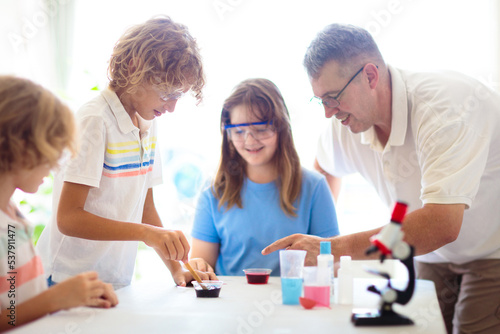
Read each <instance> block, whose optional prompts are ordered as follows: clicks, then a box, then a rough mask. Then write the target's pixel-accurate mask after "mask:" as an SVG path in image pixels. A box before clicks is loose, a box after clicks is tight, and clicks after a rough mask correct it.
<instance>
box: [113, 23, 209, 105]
mask: <svg viewBox="0 0 500 334" xmlns="http://www.w3.org/2000/svg"><path fill="white" fill-rule="evenodd" d="M108 78H109V80H110V87H111V89H113V90H114V91H117V90H118V89H120V88H126V92H127V93H129V94H132V93H134V92H135V90H136V89H137V87H138V86H139V85H141V84H143V83H149V84H151V85H155V86H158V87H159V88H160V89H161V90H162V91H165V92H169V93H174V92H175V91H177V92H179V91H182V90H184V89H185V88H186V87H188V86H191V91H192V92H193V95H194V96H195V98H196V99H197V100H198V102H200V101H201V100H202V92H201V91H202V88H203V86H204V85H205V78H204V73H203V66H202V62H201V55H200V52H199V49H198V46H197V44H196V40H195V39H194V38H193V37H192V36H191V35H190V34H189V31H188V29H187V28H186V26H184V25H182V24H179V23H175V22H173V21H172V20H171V19H170V18H169V17H168V16H160V17H156V18H152V19H150V20H148V21H146V22H145V23H143V24H139V25H136V26H133V27H131V28H130V29H128V30H127V31H126V32H125V33H124V34H123V35H122V36H121V37H120V39H119V40H118V42H117V43H116V45H115V47H114V49H113V53H112V55H111V59H110V62H109V67H108Z"/></svg>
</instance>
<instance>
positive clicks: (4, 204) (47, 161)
mask: <svg viewBox="0 0 500 334" xmlns="http://www.w3.org/2000/svg"><path fill="white" fill-rule="evenodd" d="M74 130H75V129H74V118H73V114H72V112H71V111H70V110H69V108H68V107H66V106H65V105H63V104H62V103H61V102H60V101H59V100H58V99H57V98H56V97H55V96H54V95H53V94H52V93H50V92H49V91H47V90H45V89H44V88H42V87H41V86H39V85H36V84H34V83H33V82H31V81H29V80H26V79H20V78H16V77H12V76H0V184H1V185H2V186H1V187H0V332H1V331H4V330H7V329H11V328H13V327H14V326H19V325H23V324H25V323H27V322H30V321H33V320H35V319H37V318H40V317H42V316H44V315H46V314H49V313H52V312H56V311H59V310H62V309H68V308H71V307H76V306H97V307H105V308H107V307H111V306H114V305H116V304H117V298H116V295H115V293H114V291H113V289H112V287H111V285H109V284H106V283H103V282H102V281H100V280H99V279H97V273H96V272H86V273H82V274H80V275H77V276H75V277H71V278H69V279H68V280H65V281H61V283H60V284H58V285H57V286H55V287H52V288H50V289H47V283H46V281H45V278H44V276H43V266H42V262H41V260H40V257H39V256H38V254H37V253H36V251H35V249H34V247H33V244H32V243H31V229H30V226H29V224H27V222H26V221H25V219H24V218H23V216H22V215H21V213H20V212H19V210H18V209H17V208H16V206H15V205H14V204H13V203H12V201H11V197H12V195H13V193H14V191H15V190H16V188H18V189H20V190H22V191H25V192H29V193H34V192H36V191H37V189H38V187H39V186H40V184H41V183H42V182H43V178H44V177H45V176H47V175H48V174H49V172H50V169H51V168H52V167H54V166H55V165H57V162H58V160H59V157H60V156H61V153H62V152H63V150H64V149H65V148H69V149H70V151H73V152H74V151H75V140H74Z"/></svg>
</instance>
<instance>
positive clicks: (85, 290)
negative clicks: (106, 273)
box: [49, 271, 118, 310]
mask: <svg viewBox="0 0 500 334" xmlns="http://www.w3.org/2000/svg"><path fill="white" fill-rule="evenodd" d="M49 290H50V291H51V292H53V296H54V297H53V298H54V303H57V305H58V306H59V307H57V309H59V310H60V309H69V308H73V307H78V306H93V307H102V308H110V307H113V306H115V305H116V304H118V298H117V297H116V294H115V292H114V290H113V287H112V286H111V284H107V283H104V282H103V281H101V280H99V279H98V275H97V273H96V272H94V271H90V272H85V273H82V274H79V275H76V276H74V277H72V278H69V279H67V280H65V281H63V282H61V283H58V284H56V285H54V286H52V287H51V288H50V289H49Z"/></svg>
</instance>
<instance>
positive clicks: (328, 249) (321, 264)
mask: <svg viewBox="0 0 500 334" xmlns="http://www.w3.org/2000/svg"><path fill="white" fill-rule="evenodd" d="M317 258H318V268H328V275H329V277H328V284H329V285H330V296H333V255H332V244H331V242H330V241H321V242H320V250H319V255H318V257H317ZM330 298H331V297H330Z"/></svg>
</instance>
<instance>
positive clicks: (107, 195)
mask: <svg viewBox="0 0 500 334" xmlns="http://www.w3.org/2000/svg"><path fill="white" fill-rule="evenodd" d="M109 79H110V84H109V87H108V88H107V89H106V90H104V91H102V92H101V94H100V95H99V96H97V97H96V98H95V99H93V100H91V101H90V102H88V103H87V104H85V105H84V106H83V107H82V108H81V109H80V110H79V111H78V113H77V120H78V125H79V127H80V134H81V148H80V151H79V154H78V156H77V157H76V158H75V159H73V160H72V161H71V162H70V163H69V165H68V166H67V168H66V169H65V170H64V171H63V173H61V178H57V177H56V180H55V182H54V183H55V185H54V205H55V206H54V210H53V211H54V212H57V216H55V217H54V219H53V221H52V223H51V224H50V225H48V226H47V227H46V228H45V230H44V231H43V233H42V235H41V236H40V239H39V241H38V244H37V247H38V249H39V251H40V253H41V255H42V260H43V263H44V266H45V267H46V271H47V278H48V279H49V284H52V283H53V282H56V283H57V282H60V281H62V280H64V279H65V278H67V277H70V276H72V275H75V274H76V273H79V272H81V271H86V270H95V271H97V272H98V273H99V277H101V279H102V280H104V281H105V282H108V283H111V284H112V285H113V287H114V288H115V289H116V288H121V287H123V286H126V285H128V284H130V282H131V280H132V275H133V271H134V265H135V257H136V254H137V246H138V241H143V242H144V243H145V244H146V245H148V246H150V247H153V248H154V249H155V251H156V252H157V253H158V255H159V256H160V258H161V259H162V260H163V262H164V263H165V264H166V266H167V267H168V268H169V269H170V272H171V274H172V276H173V278H174V281H175V282H176V283H177V284H178V285H182V286H184V285H186V282H189V281H190V280H192V276H191V274H190V273H189V272H188V271H186V270H185V269H183V268H182V267H181V265H180V263H179V262H178V261H184V262H186V261H187V259H188V252H189V248H190V247H189V244H188V242H187V239H186V237H185V236H184V234H183V233H182V232H181V231H172V230H167V229H165V228H163V225H162V222H161V220H160V217H159V215H158V213H157V211H156V208H155V204H154V200H153V191H152V187H153V186H155V185H158V184H160V183H161V181H162V177H161V159H160V154H159V150H158V143H157V131H158V130H157V124H156V119H155V118H157V117H160V116H162V115H164V114H165V113H166V112H173V111H174V109H175V105H176V103H177V100H178V99H179V98H180V97H181V96H182V95H183V94H185V93H187V92H188V91H192V92H193V95H195V97H196V98H197V99H198V100H200V99H201V89H202V87H203V86H204V75H203V68H202V63H201V57H200V54H199V51H198V47H197V45H196V42H195V40H194V38H193V37H192V36H191V35H190V34H189V32H188V30H187V28H186V27H185V26H183V25H181V24H178V23H175V22H173V21H172V20H171V19H170V18H168V17H164V16H162V17H157V18H153V19H151V20H149V21H147V22H145V23H144V24H139V25H136V26H134V27H131V28H130V29H129V30H128V31H126V32H125V34H124V35H123V36H122V37H121V38H120V39H119V40H118V42H117V43H116V45H115V47H114V50H113V53H112V55H111V59H110V64H109ZM199 275H200V276H201V277H202V279H208V278H211V279H214V278H216V276H215V275H214V274H213V273H210V274H208V273H202V272H200V273H199Z"/></svg>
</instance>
